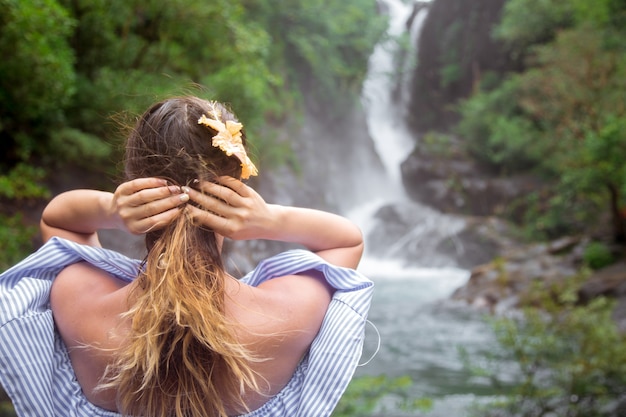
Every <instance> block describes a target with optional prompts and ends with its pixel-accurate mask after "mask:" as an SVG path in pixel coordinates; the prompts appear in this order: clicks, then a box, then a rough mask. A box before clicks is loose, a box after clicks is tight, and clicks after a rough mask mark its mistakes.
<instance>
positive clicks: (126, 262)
mask: <svg viewBox="0 0 626 417" xmlns="http://www.w3.org/2000/svg"><path fill="white" fill-rule="evenodd" d="M80 261H87V262H89V263H91V264H92V265H95V266H96V267H98V268H101V269H102V270H104V271H107V272H108V273H110V274H112V275H113V276H115V277H117V278H119V279H121V280H123V281H127V282H130V281H132V280H133V279H134V278H135V277H136V276H137V271H138V270H139V268H140V262H139V261H138V260H134V259H130V258H128V257H126V256H124V255H122V254H120V253H117V252H113V251H110V250H106V249H102V248H95V247H91V246H85V245H79V244H77V243H75V242H71V241H68V240H65V239H61V238H52V239H50V240H49V241H48V242H47V243H46V244H45V245H43V246H42V247H41V248H40V249H39V250H38V251H37V252H35V253H34V254H32V255H31V256H29V257H28V258H26V259H25V260H23V261H22V262H20V263H19V264H17V265H15V266H14V267H12V268H11V269H9V270H7V271H6V272H5V273H3V274H1V275H0V382H1V383H2V385H3V386H4V388H5V391H6V392H7V393H8V394H9V396H10V397H11V399H12V400H13V404H14V406H15V409H16V411H17V413H18V415H19V416H28V417H31V416H36V417H51V416H58V417H93V416H101V417H119V416H120V414H118V413H114V412H111V411H107V410H103V409H101V408H99V407H97V406H95V405H93V404H91V403H90V402H89V401H87V399H86V398H85V396H84V395H83V393H82V391H81V388H80V385H79V384H78V381H77V380H76V377H75V375H74V370H73V369H72V366H71V363H70V360H69V356H68V354H67V349H66V347H65V345H64V343H63V341H62V339H61V337H60V335H59V334H58V333H57V332H56V330H55V327H54V321H53V319H52V312H51V310H50V287H51V285H52V281H53V280H54V278H55V277H56V276H57V274H58V273H59V272H60V271H61V270H62V269H63V268H64V267H66V266H67V265H70V264H73V263H76V262H80ZM311 269H316V270H319V271H321V272H323V273H324V276H325V277H326V279H327V281H328V282H329V283H330V285H332V286H333V287H334V288H336V289H337V291H336V292H335V295H334V296H333V299H332V301H331V303H330V306H329V308H328V311H327V313H326V316H325V318H324V322H323V324H322V327H321V330H320V332H319V334H318V335H317V337H316V338H315V340H314V341H313V344H312V345H311V348H310V350H309V353H308V355H307V356H306V357H305V358H304V359H303V360H302V362H301V363H300V364H299V366H298V368H297V369H296V371H295V373H294V375H293V377H292V378H291V380H290V381H289V383H288V384H287V386H285V388H283V390H282V391H280V392H279V393H278V394H277V395H276V396H274V397H272V398H271V399H269V400H268V402H267V403H265V404H264V405H263V406H262V407H260V408H259V409H257V410H255V411H253V412H251V413H249V414H246V417H261V416H272V417H278V416H288V417H292V416H299V417H323V416H328V415H330V414H331V412H332V410H333V409H334V407H335V406H336V404H337V402H338V401H339V398H340V397H341V395H342V394H343V392H344V390H345V389H346V386H347V385H348V383H349V382H350V379H351V378H352V375H353V374H354V370H355V368H356V365H357V363H358V361H359V358H360V356H361V350H362V346H363V337H364V327H365V323H366V319H367V312H368V310H369V306H370V301H371V297H372V290H373V284H372V282H371V281H370V280H368V279H367V278H365V277H364V276H362V275H361V274H359V273H358V272H356V271H354V270H351V269H347V268H340V267H336V266H333V265H330V264H328V263H326V262H325V261H324V260H322V259H321V258H319V257H318V256H316V255H315V254H313V253H311V252H308V251H304V250H292V251H288V252H284V253H282V254H279V255H277V256H274V257H272V258H269V259H267V260H265V261H263V262H261V263H260V264H259V265H258V266H257V268H256V269H255V270H254V271H252V272H251V273H249V274H248V275H246V276H245V277H244V278H242V281H243V282H246V283H248V284H250V285H253V286H257V285H259V284H260V283H262V282H263V281H266V280H269V279H272V278H274V277H279V276H283V275H289V274H295V273H298V272H302V271H307V270H311Z"/></svg>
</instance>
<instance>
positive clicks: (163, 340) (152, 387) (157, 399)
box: [99, 212, 259, 417]
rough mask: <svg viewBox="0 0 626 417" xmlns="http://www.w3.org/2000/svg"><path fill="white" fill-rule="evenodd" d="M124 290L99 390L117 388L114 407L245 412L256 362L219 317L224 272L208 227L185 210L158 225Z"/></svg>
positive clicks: (155, 416)
mask: <svg viewBox="0 0 626 417" xmlns="http://www.w3.org/2000/svg"><path fill="white" fill-rule="evenodd" d="M144 266H145V268H144V270H143V271H142V272H141V273H140V275H139V277H138V278H137V279H138V280H139V281H138V282H137V286H136V287H135V289H134V290H133V292H132V293H131V294H130V296H129V304H130V310H129V311H128V312H127V313H125V317H127V318H128V319H129V320H130V322H131V328H130V331H129V334H128V335H126V339H124V342H123V344H122V347H121V349H120V351H119V352H118V353H116V361H115V362H114V363H113V364H111V365H109V367H107V371H106V373H105V377H104V379H103V383H102V384H101V385H100V387H99V389H105V388H114V389H116V390H117V393H118V394H117V402H118V408H119V410H120V412H122V413H123V414H125V415H132V416H150V417H170V416H176V417H183V416H184V417H189V416H207V417H209V416H219V417H226V416H227V409H229V410H230V411H236V412H238V413H241V414H243V413H245V412H248V411H249V410H247V409H246V408H245V402H244V399H243V397H244V394H245V393H246V392H248V393H249V392H250V391H255V392H258V391H259V389H258V385H257V382H256V375H255V373H254V371H253V370H252V369H251V363H252V362H253V361H255V359H254V357H252V355H251V354H250V352H249V351H248V350H247V349H246V347H245V346H243V345H242V344H241V343H239V342H238V341H237V338H236V337H235V334H234V332H233V330H232V329H233V323H230V322H229V321H228V319H227V318H226V317H225V299H226V296H227V295H226V293H225V280H226V279H227V278H226V273H225V271H224V267H223V265H222V261H221V255H220V248H219V247H218V244H217V240H216V237H215V235H214V233H213V232H210V231H207V230H203V229H202V228H199V227H198V226H195V225H193V223H192V221H191V219H190V218H188V217H187V216H186V215H185V214H184V212H183V213H181V215H180V216H178V218H177V220H175V221H174V222H172V223H171V224H170V225H168V226H167V227H166V228H165V229H163V230H160V231H159V236H157V237H156V238H154V240H153V244H152V245H150V248H149V252H148V255H147V257H146V260H145V265H144Z"/></svg>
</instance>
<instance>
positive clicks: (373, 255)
mask: <svg viewBox="0 0 626 417" xmlns="http://www.w3.org/2000/svg"><path fill="white" fill-rule="evenodd" d="M379 1H380V3H381V5H382V6H384V8H385V9H386V10H387V13H388V14H389V22H390V23H389V29H388V33H387V34H388V37H387V38H386V40H385V41H383V42H382V43H381V44H379V45H378V46H377V47H376V48H375V50H374V52H373V54H372V56H371V57H370V61H369V68H368V77H367V79H366V81H365V83H364V86H363V92H362V103H363V107H364V110H365V113H366V118H367V124H368V130H369V134H370V136H371V138H372V140H373V141H374V144H375V148H376V151H377V153H378V155H379V157H380V159H381V162H382V164H383V166H384V167H385V170H386V176H387V181H385V182H384V184H385V186H384V187H383V189H380V190H371V195H373V196H377V197H376V198H372V199H371V201H370V202H368V203H364V204H361V205H360V206H359V207H355V208H354V209H353V210H351V212H350V213H348V214H347V215H348V216H349V217H351V218H352V219H353V220H354V221H355V222H356V223H357V224H359V225H360V226H361V228H362V229H363V232H364V234H365V236H366V246H368V247H369V250H368V251H367V252H366V254H365V257H364V259H363V261H362V263H361V266H360V267H359V270H360V271H362V272H363V273H364V274H366V275H367V276H369V277H371V278H372V279H373V280H374V281H375V282H376V291H375V295H374V302H373V305H372V309H371V311H370V317H369V318H370V320H371V321H372V323H373V324H374V325H375V326H376V327H377V328H378V330H379V332H380V342H381V343H380V350H379V351H378V354H377V355H376V356H375V357H374V359H373V360H372V361H371V362H370V363H369V364H368V365H367V366H364V367H361V368H359V369H358V370H357V375H380V374H385V375H387V376H389V377H398V376H403V375H407V374H408V375H409V376H410V377H411V378H412V380H413V381H414V384H413V387H412V388H411V392H410V395H411V396H412V397H415V398H419V397H428V398H431V399H433V401H434V407H433V409H432V410H431V411H430V412H425V413H422V414H420V415H423V416H431V417H449V416H453V417H463V416H464V415H465V414H464V408H465V407H466V406H467V405H468V404H469V403H470V402H471V401H473V400H475V399H477V397H476V395H474V394H473V389H475V388H476V387H477V386H478V389H481V390H482V391H484V390H485V387H484V386H483V385H481V384H480V383H478V384H476V382H471V381H470V375H469V374H468V373H467V371H466V370H464V369H463V366H462V363H461V360H460V358H459V354H458V347H459V346H463V347H464V348H465V349H467V351H468V352H470V353H472V352H475V351H481V350H483V349H485V347H486V346H490V345H492V343H493V341H492V340H491V336H490V334H491V333H490V332H489V330H488V329H486V325H485V324H484V322H483V321H482V320H480V319H479V318H478V317H477V316H476V315H475V314H472V312H471V311H468V310H467V309H466V308H463V307H458V306H453V305H451V304H450V303H447V302H445V300H447V299H448V298H449V296H450V295H451V293H452V292H453V291H454V290H455V289H456V288H458V287H459V286H460V285H463V284H464V283H465V282H466V281H467V279H468V277H469V271H466V270H463V269H459V268H456V267H455V264H454V260H453V259H451V258H450V257H447V258H446V257H445V256H443V257H442V256H440V254H438V253H437V251H436V249H435V247H436V246H437V244H438V243H439V242H441V241H442V240H444V239H450V240H454V239H455V237H456V235H457V233H459V232H460V231H461V230H462V229H463V227H464V224H465V223H464V221H463V220H462V219H460V218H455V217H450V216H446V215H443V214H441V213H439V212H437V211H435V210H432V209H430V208H428V207H425V206H424V205H421V204H419V203H415V202H412V201H410V200H409V199H408V198H407V197H406V195H405V192H404V189H403V186H402V179H401V171H400V165H401V163H402V162H403V161H404V160H405V159H406V158H407V156H408V155H409V154H410V153H411V151H412V150H413V147H414V145H415V138H414V137H413V135H412V134H411V132H410V130H409V129H408V127H407V125H406V124H405V122H404V117H403V116H404V109H405V107H406V101H405V100H404V99H403V98H402V96H401V95H400V96H398V95H394V90H395V89H396V86H397V83H398V82H406V79H405V80H402V79H401V78H398V77H397V75H399V74H401V73H402V72H403V71H396V69H395V64H394V57H395V54H396V53H397V52H398V43H397V42H395V41H394V40H395V39H397V38H398V37H400V36H403V35H405V33H406V32H407V28H406V23H407V20H408V19H409V17H410V16H411V13H412V11H413V7H414V5H413V4H406V3H403V2H402V1H401V0H379ZM427 12H428V9H427V8H423V9H421V10H420V11H419V12H418V14H417V16H415V18H414V19H413V25H412V27H411V28H410V29H409V32H410V33H411V37H412V38H411V43H412V44H413V45H414V47H415V46H416V45H417V36H418V35H419V32H420V29H421V25H422V23H423V22H424V19H425V18H426V15H427ZM413 53H414V51H413ZM404 70H405V71H406V73H407V74H410V73H411V72H412V71H411V68H405V69H404ZM384 207H391V208H392V210H394V212H396V213H399V216H400V217H401V218H402V221H403V222H405V223H406V224H408V225H409V226H408V227H406V230H404V232H403V233H404V234H403V235H402V236H400V237H398V238H397V239H394V241H393V243H391V244H387V243H384V242H383V243H379V242H377V241H376V240H377V239H376V238H373V237H372V236H378V237H381V236H382V237H385V234H386V230H388V229H387V228H388V227H389V224H388V223H389V221H388V220H385V219H381V218H378V217H379V216H377V215H376V214H377V213H378V212H379V211H380V209H381V208H384ZM381 230H382V232H381ZM396 230H397V227H396ZM381 233H382V234H381ZM462 250H463V248H462V245H460V244H459V247H458V251H462ZM377 342H378V337H377V334H376V333H375V332H374V331H368V333H367V334H366V343H365V349H364V354H363V357H364V359H363V360H364V361H365V360H367V359H368V358H369V357H370V356H371V355H372V354H373V353H374V351H376V350H377ZM385 406H386V407H387V409H385V410H384V411H381V414H380V415H381V416H383V415H384V416H385V417H391V416H406V415H413V414H406V413H404V412H402V411H401V410H399V409H398V410H396V409H394V406H393V401H392V400H390V403H389V404H385Z"/></svg>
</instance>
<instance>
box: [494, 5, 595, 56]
mask: <svg viewBox="0 0 626 417" xmlns="http://www.w3.org/2000/svg"><path fill="white" fill-rule="evenodd" d="M595 4H596V3H594V5H595ZM572 14H573V6H572V4H571V2H570V1H563V0H508V1H507V2H506V3H505V4H504V12H503V15H502V21H501V23H500V24H499V25H498V26H497V27H496V28H495V30H494V35H495V36H496V38H498V39H500V40H503V41H504V42H506V43H507V44H509V45H510V46H511V47H512V49H513V50H514V51H516V52H517V53H523V52H525V51H527V50H528V48H529V47H532V46H533V45H537V44H541V43H546V42H549V41H551V40H552V39H553V38H554V36H555V35H556V33H557V31H558V30H560V29H563V28H566V27H570V26H571V25H572V24H573V16H572Z"/></svg>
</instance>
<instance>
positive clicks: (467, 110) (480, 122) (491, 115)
mask: <svg viewBox="0 0 626 417" xmlns="http://www.w3.org/2000/svg"><path fill="white" fill-rule="evenodd" d="M519 83H520V81H519V78H517V77H510V78H509V79H507V80H506V81H504V82H503V83H502V84H501V85H500V86H499V88H497V89H494V90H491V91H482V92H479V93H478V94H476V95H474V96H473V97H472V98H470V99H468V100H464V101H461V102H460V104H459V111H460V114H461V121H460V122H459V124H458V125H457V126H456V128H455V130H456V131H457V132H458V133H459V134H460V135H461V136H463V137H464V138H465V139H466V145H467V148H468V151H469V152H470V153H471V154H472V155H473V156H474V157H475V158H476V159H478V160H479V161H481V162H483V163H486V164H488V165H490V166H493V167H494V168H496V169H498V170H500V171H505V172H509V173H510V172H516V171H520V170H525V169H529V168H533V167H535V166H536V165H537V164H538V163H539V161H540V160H541V159H542V157H543V156H544V149H543V147H544V145H545V142H543V141H539V140H538V137H539V132H538V131H537V129H536V128H535V126H534V124H533V122H532V120H530V119H529V118H527V117H525V114H524V112H523V110H522V108H521V107H520V106H519V105H518V104H517V100H516V99H517V97H518V94H519V89H520V86H519Z"/></svg>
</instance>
